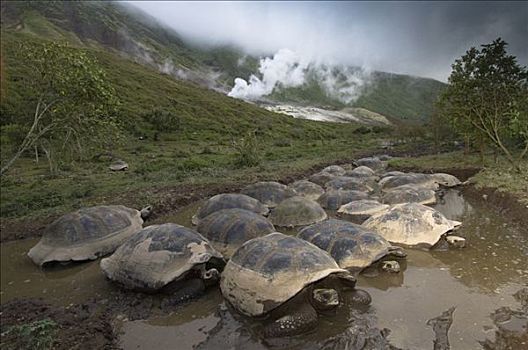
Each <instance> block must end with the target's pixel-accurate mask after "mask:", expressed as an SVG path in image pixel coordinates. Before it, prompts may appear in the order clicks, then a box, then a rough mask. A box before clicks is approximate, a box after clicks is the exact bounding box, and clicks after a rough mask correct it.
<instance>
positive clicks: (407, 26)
mask: <svg viewBox="0 0 528 350" xmlns="http://www.w3.org/2000/svg"><path fill="white" fill-rule="evenodd" d="M132 3H133V5H134V6H136V7H139V8H141V9H143V10H144V11H146V12H148V13H149V14H151V15H153V16H155V17H157V18H159V19H160V20H161V21H163V22H165V23H166V24H167V25H169V26H171V27H173V28H174V29H175V30H176V31H178V32H179V33H181V34H182V35H183V36H184V37H187V38H188V39H190V40H197V41H200V42H202V43H206V44H211V45H218V44H234V45H237V46H240V47H242V48H244V49H245V50H246V51H248V52H249V53H252V54H266V55H272V54H274V53H276V52H277V51H279V50H280V49H290V50H292V51H294V52H296V53H298V54H300V55H303V56H304V57H306V59H308V60H312V61H318V62H324V63H335V64H351V65H358V66H362V67H367V68H369V69H377V70H384V71H391V72H400V73H407V74H414V75H420V76H426V77H432V78H435V79H439V80H443V81H445V80H446V79H447V76H448V75H449V72H450V70H451V68H450V65H451V64H452V63H453V61H454V60H455V59H456V58H457V57H460V56H461V55H462V54H463V53H464V52H465V51H466V50H467V49H468V48H469V47H471V46H478V45H480V44H483V43H488V42H491V41H492V40H494V39H496V38H497V37H499V36H500V37H502V38H503V39H504V40H506V41H507V42H508V43H509V44H510V52H511V53H512V54H514V55H516V56H517V57H518V59H519V62H520V63H521V64H523V65H527V64H528V45H526V38H527V37H528V2H502V1H497V2H473V1H471V2H440V1H433V2H413V1H410V2H164V1H161V2H147V1H145V2H132Z"/></svg>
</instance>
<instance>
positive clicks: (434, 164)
mask: <svg viewBox="0 0 528 350" xmlns="http://www.w3.org/2000/svg"><path fill="white" fill-rule="evenodd" d="M390 165H391V166H392V167H394V168H400V169H402V168H403V169H414V170H415V171H426V172H427V171H442V169H444V170H448V169H465V168H478V169H481V170H480V171H479V172H478V173H477V174H476V175H475V176H473V177H472V178H471V179H469V181H470V182H471V183H474V184H475V186H476V187H477V188H483V187H491V188H496V189H498V190H499V191H501V192H508V193H512V194H514V195H515V196H516V197H517V198H518V199H519V200H520V201H521V202H522V203H524V204H527V205H528V161H526V160H523V161H521V162H520V164H519V166H520V168H521V170H522V171H521V173H517V172H516V171H515V169H513V168H512V166H511V164H510V163H509V161H508V160H507V159H505V158H502V157H501V158H495V157H494V156H492V155H486V156H485V157H484V159H483V160H482V159H481V156H480V154H477V153H472V154H464V153H463V152H461V151H459V152H451V153H443V154H437V155H430V156H423V157H414V158H396V159H392V160H391V161H390Z"/></svg>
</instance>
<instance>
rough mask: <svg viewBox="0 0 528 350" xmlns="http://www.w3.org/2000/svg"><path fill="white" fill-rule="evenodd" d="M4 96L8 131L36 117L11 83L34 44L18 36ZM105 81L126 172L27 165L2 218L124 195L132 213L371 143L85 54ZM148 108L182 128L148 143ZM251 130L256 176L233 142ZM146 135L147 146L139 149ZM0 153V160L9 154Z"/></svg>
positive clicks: (346, 129)
mask: <svg viewBox="0 0 528 350" xmlns="http://www.w3.org/2000/svg"><path fill="white" fill-rule="evenodd" d="M2 39H3V40H2V44H3V49H2V50H3V51H2V56H3V60H4V63H5V71H6V77H7V80H6V84H5V85H6V86H7V89H6V92H7V93H6V95H5V96H3V99H2V116H1V117H2V118H1V121H2V123H3V124H5V123H6V122H16V120H17V119H18V118H20V117H22V116H23V115H24V114H25V113H26V114H27V113H30V112H31V109H32V108H34V103H35V101H34V98H33V97H32V96H31V94H30V92H29V91H27V89H26V88H25V86H24V85H23V84H22V83H21V81H20V80H19V77H21V76H26V75H29V76H30V75H31V71H30V68H29V67H26V66H24V64H23V62H17V61H16V60H14V59H13V54H14V50H16V47H17V45H16V43H17V41H20V40H40V39H37V38H36V37H34V36H31V35H28V34H25V33H13V32H3V33H2ZM90 51H91V53H92V54H94V55H95V56H96V57H97V59H98V61H99V62H100V64H101V65H102V66H103V67H104V69H105V71H106V72H107V76H108V78H109V80H110V82H111V83H112V85H113V86H114V88H115V89H116V92H117V95H118V96H119V99H120V100H121V102H122V105H121V112H120V118H121V120H122V121H123V123H124V124H125V125H126V127H127V131H128V137H127V139H126V141H125V143H124V144H123V146H121V147H119V148H117V149H114V150H113V155H114V156H116V157H119V158H122V159H124V160H126V161H127V162H128V163H129V164H130V171H128V172H126V173H112V172H110V171H109V170H108V169H107V167H108V165H109V160H108V159H105V158H104V157H103V158H102V159H93V160H88V161H85V162H77V163H73V164H63V165H62V170H61V172H60V173H59V174H55V175H50V174H49V173H48V171H47V165H46V163H45V161H41V162H40V163H38V164H35V162H34V160H33V159H32V158H31V155H29V154H28V155H26V157H24V158H22V159H21V160H20V161H19V162H18V163H17V164H16V166H15V167H14V168H13V169H12V170H11V171H10V172H9V173H8V174H7V176H5V177H3V178H2V191H1V204H0V209H1V215H2V217H3V218H6V217H23V216H28V215H29V216H33V215H38V216H40V215H48V214H55V213H58V212H64V211H67V210H71V209H72V208H75V207H78V206H81V205H89V204H94V203H109V202H114V203H115V202H116V201H118V199H117V198H119V196H121V195H122V194H124V193H128V194H129V197H131V198H132V199H131V202H130V204H134V205H137V206H140V205H142V204H144V203H145V202H154V203H156V201H157V200H158V199H159V198H157V197H156V198H150V197H149V196H150V195H149V193H152V191H153V189H155V188H162V187H167V186H169V187H175V186H178V185H181V184H185V183H229V182H239V181H248V179H253V178H257V177H260V178H263V177H266V178H277V177H279V176H280V175H282V174H287V173H291V172H294V171H300V170H302V169H305V168H308V167H310V166H313V165H314V164H319V163H322V162H328V161H331V160H332V159H342V158H350V157H351V156H352V155H353V154H354V153H355V152H357V151H358V150H361V149H363V148H364V147H368V146H370V145H373V144H374V143H375V142H376V141H375V140H374V139H371V140H368V141H367V139H369V135H362V134H360V133H356V132H355V130H356V128H357V126H356V125H352V124H347V125H343V124H339V125H336V124H332V123H321V122H313V121H308V120H299V119H294V118H289V117H285V116H283V115H278V114H274V113H271V112H268V111H266V110H264V109H261V108H258V107H256V106H255V105H252V104H249V103H245V102H242V101H240V100H236V99H232V98H229V97H226V96H224V95H222V94H220V93H216V92H214V91H211V90H207V89H204V88H201V87H199V86H197V85H194V84H191V83H188V82H184V81H177V80H174V79H172V78H171V77H169V76H166V75H162V74H159V73H158V72H157V71H155V70H152V69H149V68H146V67H144V66H142V65H139V64H136V63H134V62H132V61H129V60H126V59H123V58H122V57H120V56H117V55H114V54H112V53H109V52H107V51H103V50H93V49H92V50H90ZM155 108H161V109H164V110H170V111H172V112H173V113H176V114H177V115H178V116H179V117H180V120H181V127H180V129H179V130H178V131H176V132H172V133H162V134H161V135H160V140H159V141H154V140H153V137H152V136H153V134H154V130H153V129H152V126H151V125H150V124H149V123H147V122H146V121H144V119H143V118H142V117H141V116H142V114H143V113H146V112H149V111H151V110H153V109H155ZM253 130H258V135H259V136H258V142H259V151H260V153H261V155H262V158H263V161H262V164H261V165H260V166H257V167H253V168H243V169H239V168H237V166H236V165H235V157H236V153H235V150H234V149H233V147H232V145H231V142H232V140H233V139H238V138H240V137H242V136H244V135H245V134H246V132H248V131H253ZM138 135H147V136H148V138H147V140H143V141H140V140H138V138H137V136H138ZM6 150H8V148H7V147H5V148H4V147H3V152H2V157H3V158H5V157H7V156H8V155H9V154H8V153H9V152H8V151H6Z"/></svg>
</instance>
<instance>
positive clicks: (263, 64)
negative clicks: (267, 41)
mask: <svg viewBox="0 0 528 350" xmlns="http://www.w3.org/2000/svg"><path fill="white" fill-rule="evenodd" d="M307 68H308V62H306V61H303V60H302V58H301V57H300V56H298V55H297V54H296V53H295V52H293V51H291V50H288V49H281V50H279V51H278V52H277V53H276V54H275V55H273V58H269V57H266V58H263V59H261V60H260V67H259V73H260V74H261V75H262V79H261V78H259V77H257V76H256V75H253V74H252V75H251V76H250V77H249V83H248V82H247V81H245V80H244V79H242V78H236V79H235V86H234V87H233V89H232V90H231V91H230V92H229V94H228V95H229V96H231V97H236V98H241V99H245V100H255V99H258V98H260V97H262V96H265V95H269V94H271V92H272V91H273V89H274V88H275V86H277V84H279V83H280V84H281V85H282V86H284V87H293V86H299V85H301V84H303V83H304V81H305V73H306V69H307Z"/></svg>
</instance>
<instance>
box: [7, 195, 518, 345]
mask: <svg viewBox="0 0 528 350" xmlns="http://www.w3.org/2000/svg"><path fill="white" fill-rule="evenodd" d="M466 192H467V191H466V190H464V191H458V190H450V191H448V192H447V193H446V194H445V195H444V196H443V197H442V198H440V199H439V203H438V204H437V205H436V206H435V207H436V208H437V209H438V210H440V211H442V212H443V213H444V214H445V215H446V216H447V217H448V218H450V219H454V220H459V221H462V222H463V225H462V227H461V228H460V230H459V231H458V233H457V234H458V235H461V236H463V237H465V238H466V239H467V241H468V246H467V247H466V248H463V249H439V250H431V251H429V250H421V249H407V253H408V258H407V260H406V262H405V263H403V264H402V266H401V267H402V271H401V272H400V273H398V274H388V273H386V272H382V271H381V270H380V269H378V267H377V266H373V267H371V268H369V269H367V270H365V271H364V272H363V273H362V274H361V275H360V276H359V282H358V285H359V287H360V288H362V289H365V290H367V291H368V292H369V293H370V294H371V296H372V299H373V302H372V305H371V306H370V307H369V308H367V309H361V310H360V309H356V308H354V307H352V306H351V305H347V304H346V303H344V304H343V305H340V306H339V307H338V310H337V311H336V312H335V314H333V315H328V316H324V317H321V318H320V319H319V321H318V325H317V327H316V329H315V330H314V331H313V332H310V333H308V334H303V335H302V336H296V337H289V338H286V339H274V340H273V339H266V338H262V337H261V336H259V334H258V332H257V331H256V330H257V329H258V326H259V322H260V321H255V320H250V319H247V318H244V317H241V316H240V315H238V314H237V313H236V312H235V311H233V310H232V309H231V308H230V306H229V305H228V304H226V302H225V301H224V299H223V298H222V296H221V293H220V291H219V289H218V288H211V289H209V290H208V291H207V292H206V293H205V295H202V296H201V297H200V298H199V299H196V300H193V301H191V302H189V303H187V304H184V305H180V304H177V303H175V302H173V301H172V300H171V299H170V297H168V296H163V295H157V294H154V295H149V294H141V293H133V292H124V291H122V290H121V289H119V288H118V287H116V286H115V285H114V284H112V283H110V282H109V281H107V280H105V278H104V276H103V274H102V272H101V271H100V268H99V266H98V264H99V261H93V262H87V263H78V264H74V265H67V266H60V265H59V266H54V267H52V268H50V269H45V270H41V269H39V268H38V267H36V266H35V265H33V263H32V262H31V261H30V260H29V259H28V258H27V256H26V253H27V251H28V250H29V248H31V247H32V246H33V245H34V244H35V243H36V242H37V241H38V239H37V238H32V239H27V240H18V241H13V242H7V243H3V244H2V252H1V259H2V261H1V262H2V265H1V266H2V274H1V286H2V287H1V292H0V293H1V294H0V297H1V302H2V306H1V318H2V326H1V328H2V329H1V330H2V334H5V333H6V331H7V330H9V327H10V326H11V325H14V324H21V323H27V322H31V321H34V320H39V319H44V318H50V319H53V320H55V321H56V322H57V323H58V324H59V331H58V333H57V335H56V339H55V343H54V345H55V347H56V348H61V349H70V348H86V349H93V348H125V349H152V348H156V349H223V348H231V349H269V348H271V349H345V348H346V349H394V348H401V349H433V348H435V349H447V348H449V347H451V348H452V349H482V348H485V349H522V348H523V347H524V346H525V345H526V344H527V341H528V339H527V337H528V310H527V307H528V306H527V305H528V304H527V295H528V289H526V288H527V287H528V285H527V283H528V282H527V281H528V269H527V268H526V256H527V255H528V234H527V233H528V232H527V230H526V227H522V226H519V225H517V224H516V223H515V222H512V221H511V220H509V217H508V216H507V215H503V214H501V213H498V212H497V211H495V210H494V208H493V206H491V205H490V203H489V202H487V201H483V200H482V197H481V196H476V195H466ZM200 204H201V201H200V200H198V201H193V202H191V203H190V204H187V205H183V206H182V208H181V209H180V210H178V211H176V212H169V213H167V214H165V215H163V216H158V217H157V218H155V219H154V220H153V221H152V222H151V223H157V222H176V223H179V224H182V225H186V226H190V225H191V222H190V219H191V216H192V215H193V214H194V213H195V212H196V210H197V209H198V207H199V206H200ZM329 214H330V215H331V216H335V213H332V212H329ZM286 233H294V232H293V231H292V232H286ZM2 338H3V339H2V343H3V345H4V344H9V341H12V339H11V340H10V339H9V335H7V336H5V335H3V336H2Z"/></svg>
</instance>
